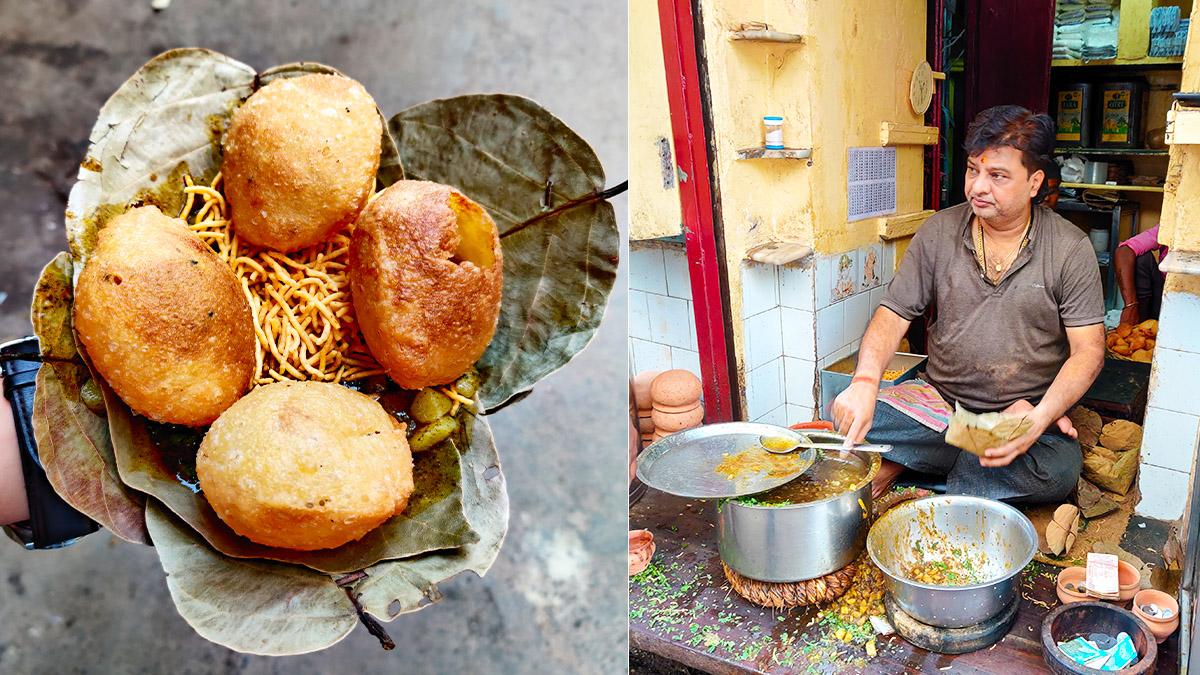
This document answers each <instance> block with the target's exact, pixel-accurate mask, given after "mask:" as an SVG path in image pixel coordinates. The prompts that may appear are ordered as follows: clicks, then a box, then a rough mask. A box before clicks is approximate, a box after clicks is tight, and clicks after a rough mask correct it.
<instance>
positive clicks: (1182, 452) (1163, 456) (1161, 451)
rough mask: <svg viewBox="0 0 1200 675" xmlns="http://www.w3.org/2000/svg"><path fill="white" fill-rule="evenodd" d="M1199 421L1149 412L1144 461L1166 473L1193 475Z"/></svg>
mask: <svg viewBox="0 0 1200 675" xmlns="http://www.w3.org/2000/svg"><path fill="white" fill-rule="evenodd" d="M1198 426H1200V417H1196V416H1195V415H1185V414H1183V413H1177V412H1172V411H1170V410H1163V409H1161V408H1154V407H1147V408H1146V424H1145V435H1144V436H1143V438H1142V461H1143V462H1145V463H1146V464H1154V465H1155V466H1161V467H1163V468H1166V469H1174V470H1176V471H1183V472H1185V473H1186V472H1190V471H1191V470H1192V466H1193V464H1194V460H1195V457H1196V432H1197V427H1198Z"/></svg>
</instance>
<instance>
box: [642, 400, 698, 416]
mask: <svg viewBox="0 0 1200 675" xmlns="http://www.w3.org/2000/svg"><path fill="white" fill-rule="evenodd" d="M699 407H700V401H693V402H691V403H688V404H687V405H664V404H662V403H655V404H654V407H653V408H651V409H650V410H649V411H648V412H649V413H650V414H651V415H653V414H654V413H655V411H657V412H664V413H672V414H676V415H677V414H679V413H686V412H692V411H693V410H696V409H697V408H699Z"/></svg>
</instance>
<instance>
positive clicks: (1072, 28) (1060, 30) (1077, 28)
mask: <svg viewBox="0 0 1200 675" xmlns="http://www.w3.org/2000/svg"><path fill="white" fill-rule="evenodd" d="M1084 28H1085V26H1084V25H1083V24H1082V23H1076V24H1071V25H1069V26H1056V27H1055V28H1054V32H1055V33H1057V34H1059V35H1075V34H1079V35H1083V31H1084Z"/></svg>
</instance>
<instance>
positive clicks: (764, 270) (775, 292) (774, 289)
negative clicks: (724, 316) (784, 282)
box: [742, 262, 779, 319]
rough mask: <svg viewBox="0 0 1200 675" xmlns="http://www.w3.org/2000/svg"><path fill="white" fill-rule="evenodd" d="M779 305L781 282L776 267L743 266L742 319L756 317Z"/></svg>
mask: <svg viewBox="0 0 1200 675" xmlns="http://www.w3.org/2000/svg"><path fill="white" fill-rule="evenodd" d="M778 305H779V282H778V281H777V280H776V277H775V265H768V264H766V263H756V262H751V263H745V264H743V265H742V318H743V319H745V318H746V317H750V316H754V315H755V314H759V313H761V312H765V311H767V310H768V309H771V308H772V307H777V306H778Z"/></svg>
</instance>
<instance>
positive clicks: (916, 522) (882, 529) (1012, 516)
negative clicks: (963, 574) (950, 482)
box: [867, 495, 1037, 628]
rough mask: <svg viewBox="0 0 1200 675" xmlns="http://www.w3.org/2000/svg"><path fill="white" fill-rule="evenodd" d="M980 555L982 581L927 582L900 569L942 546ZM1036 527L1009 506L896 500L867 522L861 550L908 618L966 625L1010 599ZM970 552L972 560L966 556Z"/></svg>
mask: <svg viewBox="0 0 1200 675" xmlns="http://www.w3.org/2000/svg"><path fill="white" fill-rule="evenodd" d="M947 546H949V547H967V548H968V549H970V550H971V551H972V553H973V554H980V555H978V557H979V558H980V559H981V560H982V565H983V568H982V570H981V571H980V576H982V577H983V578H985V579H986V581H985V582H983V583H978V584H972V585H969V586H934V585H930V584H924V583H919V582H916V581H910V580H909V579H908V578H906V577H905V576H904V575H903V574H902V573H901V570H902V569H904V568H905V567H908V566H909V565H911V564H914V563H920V562H923V561H933V560H938V559H940V557H939V556H941V555H942V554H943V552H944V551H945V550H946V547H947ZM1036 549H1037V532H1036V531H1035V530H1034V529H1033V523H1031V522H1029V519H1028V518H1026V517H1025V515H1024V514H1023V513H1021V512H1020V511H1018V510H1016V509H1015V508H1013V507H1011V506H1009V505H1007V504H1004V503H1001V502H997V501H993V500H991V499H983V498H981V497H968V496H966V495H944V496H936V497H926V498H924V499H915V500H913V501H910V502H905V503H903V504H899V505H897V506H896V507H895V508H893V509H891V510H890V511H888V512H887V513H885V514H884V515H883V516H882V517H880V518H879V520H877V521H876V522H875V524H874V525H873V526H872V527H871V531H870V533H869V534H868V535H867V552H868V554H870V556H871V560H872V561H874V562H875V564H876V565H877V566H878V567H879V569H880V570H882V571H883V573H884V575H885V576H886V577H887V579H888V590H889V592H890V593H891V595H892V598H893V599H895V601H896V604H897V605H899V606H900V608H901V609H903V610H904V611H905V612H907V613H908V614H909V615H910V616H912V617H913V618H914V619H916V620H918V621H920V622H922V623H925V624H928V625H931V626H941V627H944V628H963V627H966V626H973V625H975V624H978V623H981V622H983V621H985V620H987V619H990V618H992V617H994V616H996V615H997V614H999V613H1000V612H1001V611H1002V610H1003V609H1004V608H1006V607H1008V605H1009V604H1010V603H1012V602H1013V601H1015V600H1016V598H1017V594H1018V592H1019V589H1018V587H1017V585H1018V582H1019V575H1020V573H1021V570H1022V569H1023V568H1024V567H1025V566H1026V565H1028V564H1029V561H1030V560H1033V554H1034V552H1035V551H1036ZM972 557H976V556H975V555H972Z"/></svg>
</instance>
